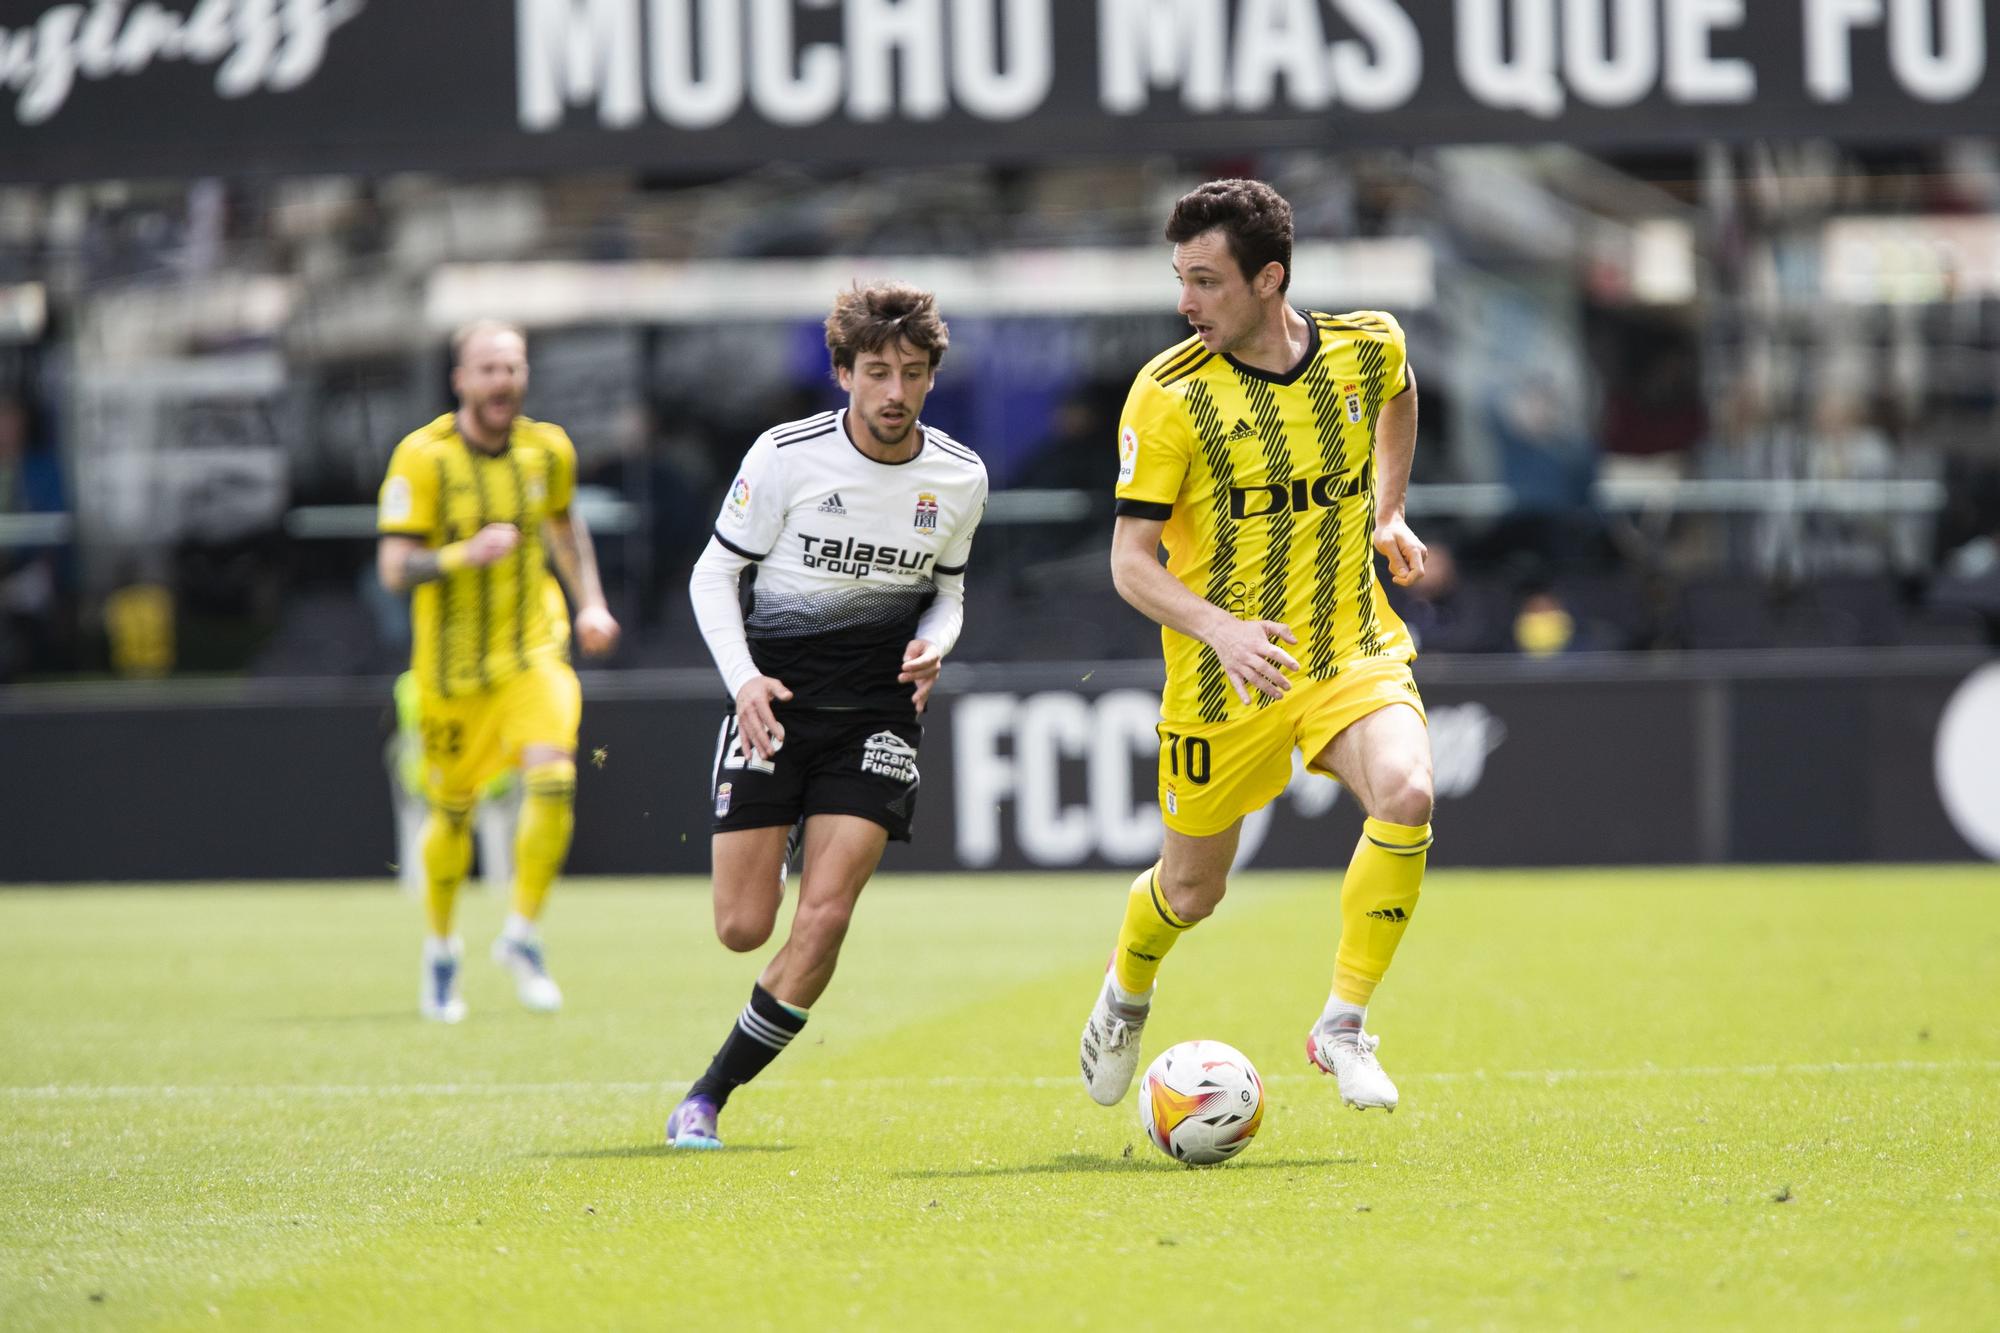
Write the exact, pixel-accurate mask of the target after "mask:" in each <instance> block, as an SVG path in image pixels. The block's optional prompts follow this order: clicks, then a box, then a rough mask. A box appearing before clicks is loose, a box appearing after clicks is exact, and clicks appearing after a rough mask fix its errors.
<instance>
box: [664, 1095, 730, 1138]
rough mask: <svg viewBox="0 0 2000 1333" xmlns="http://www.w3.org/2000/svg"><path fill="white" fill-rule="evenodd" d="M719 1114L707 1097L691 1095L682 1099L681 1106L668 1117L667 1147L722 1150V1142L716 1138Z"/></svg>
mask: <svg viewBox="0 0 2000 1333" xmlns="http://www.w3.org/2000/svg"><path fill="white" fill-rule="evenodd" d="M718 1114H720V1113H719V1112H718V1111H717V1110H716V1109H715V1103H714V1102H712V1101H710V1100H709V1099H708V1098H706V1097H702V1096H698V1095H696V1094H694V1093H689V1094H688V1095H687V1096H685V1097H683V1098H681V1104H680V1105H679V1106H676V1107H675V1108H674V1113H673V1114H672V1115H670V1116H668V1117H667V1146H668V1147H669V1148H720V1147H721V1146H722V1140H721V1139H719V1138H717V1137H716V1136H715V1117H716V1116H717V1115H718Z"/></svg>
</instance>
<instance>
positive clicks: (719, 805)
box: [715, 782, 735, 819]
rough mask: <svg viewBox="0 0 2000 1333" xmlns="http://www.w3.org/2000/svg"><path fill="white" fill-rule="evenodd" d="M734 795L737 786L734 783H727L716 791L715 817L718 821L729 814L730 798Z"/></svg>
mask: <svg viewBox="0 0 2000 1333" xmlns="http://www.w3.org/2000/svg"><path fill="white" fill-rule="evenodd" d="M734 794H735V786H734V785H733V784H732V783H727V782H725V783H723V784H722V785H721V786H719V787H717V788H716V789H715V817H716V818H717V819H720V818H722V817H723V816H724V815H726V814H728V813H729V798H730V797H731V796H732V795H734Z"/></svg>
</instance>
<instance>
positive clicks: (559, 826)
mask: <svg viewBox="0 0 2000 1333" xmlns="http://www.w3.org/2000/svg"><path fill="white" fill-rule="evenodd" d="M451 383H452V389H453V391H454V392H455V393H456V394H457V395H458V410H457V411H456V412H451V413H447V414H446V415H444V416H441V417H439V418H438V419H437V420H435V421H433V422H431V423H430V424H429V425H427V426H424V427H423V428H421V429H419V430H417V431H414V432H412V433H411V434H410V435H408V436H406V437H405V438H404V439H403V442H402V443H401V444H399V445H397V446H396V452H395V454H394V455H393V456H392V457H391V458H390V459H389V474H388V476H387V478H385V479H384V481H383V483H382V495H381V503H380V509H379V513H378V517H377V523H376V526H377V529H378V530H379V531H380V532H381V534H382V537H381V542H380V545H379V547H378V549H377V555H376V569H377V573H378V575H379V576H380V578H381V580H382V586H383V587H385V588H387V589H388V590H389V591H390V592H394V593H401V592H405V591H408V592H410V594H411V596H410V620H411V630H412V634H411V638H412V649H411V662H410V668H411V672H412V674H413V675H414V676H415V678H416V683H417V688H418V691H419V695H420V697H419V703H418V715H419V718H420V726H421V729H422V736H423V772H424V792H425V798H426V800H427V801H428V803H429V805H430V813H429V815H428V817H427V818H426V821H425V824H424V833H423V856H424V883H425V892H424V914H425V917H426V919H427V922H428V925H429V930H428V932H427V933H426V935H425V937H424V949H423V973H422V989H421V991H420V1000H419V1012H421V1013H422V1014H423V1016H424V1017H426V1018H430V1019H436V1020H438V1021H440V1022H445V1023H456V1022H458V1021H459V1019H461V1018H463V1017H464V1016H465V1001H464V1000H463V999H462V998H461V997H460V995H459V984H458V983H459V977H458V972H459V961H460V958H461V956H462V954H463V949H462V947H461V946H460V944H459V941H458V939H457V937H455V936H454V935H453V934H452V911H453V907H454V906H455V904H456V901H457V897H458V888H459V885H460V884H462V883H463V882H464V880H465V875H466V871H467V869H468V868H469V867H470V865H471V861H472V829H471V814H472V807H473V805H474V803H475V802H476V801H477V799H478V795H479V793H480V792H481V791H482V790H484V789H485V787H486V785H487V784H488V783H489V782H491V781H492V779H493V778H494V777H496V776H497V775H498V774H500V773H501V772H503V771H505V770H506V769H509V768H518V769H519V770H520V772H521V785H522V801H521V818H520V825H519V831H518V832H517V834H516V837H515V845H514V902H513V910H512V911H511V912H510V913H509V914H508V916H507V922H506V925H505V926H504V927H502V929H501V933H500V937H499V938H498V939H497V940H495V941H494V942H493V959H494V961H495V962H497V963H499V964H500V965H501V966H502V967H504V968H506V969H507V971H508V972H510V973H511V974H512V975H513V978H514V983H515V990H516V993H517V994H518V995H519V997H520V999H521V1003H523V1004H524V1005H526V1006H527V1007H528V1008H530V1009H534V1010H538V1011H541V1012H544V1013H552V1012H554V1011H555V1010H557V1009H559V1008H561V1007H562V991H561V989H560V988H559V987H557V985H556V983H555V980H554V979H553V978H552V977H550V976H549V973H548V968H547V966H546V964H545V962H544V960H543V957H542V944H541V935H540V931H539V927H538V926H537V924H536V923H537V922H538V921H539V920H540V918H541V914H542V906H543V904H544V903H545V902H546V901H547V899H548V894H549V886H550V885H551V884H553V883H554V882H555V878H556V875H557V873H558V872H559V871H560V870H561V869H562V864H563V859H564V858H565V857H566V856H567V855H568V854H569V841H570V830H571V828H572V826H573V824H574V821H575V816H574V808H575V802H576V736H577V727H578V724H579V723H580V722H581V720H582V713H583V693H582V690H581V689H580V688H579V687H578V685H577V679H576V673H575V672H574V671H572V670H571V669H570V666H569V660H568V653H567V651H566V646H565V639H566V637H567V636H566V635H565V633H564V630H565V626H563V625H562V623H561V619H560V618H561V616H562V614H563V611H562V606H563V602H562V599H561V598H560V597H555V596H550V595H548V594H549V593H550V592H551V589H550V588H549V587H548V580H549V564H550V562H551V561H553V563H554V564H555V567H556V569H557V570H558V571H560V573H561V574H562V577H563V581H564V582H565V583H567V584H568V585H569V591H570V596H571V598H572V599H573V601H574V603H575V605H576V643H577V645H578V646H579V647H580V648H582V649H583V651H584V652H586V653H589V654H593V655H595V654H600V653H606V652H609V651H610V650H611V649H612V648H613V647H614V646H615V645H616V644H617V642H618V622H617V621H616V620H614V619H613V618H612V616H611V612H610V611H609V610H608V609H607V608H606V606H605V602H604V588H603V585H602V584H601V583H600V581H599V579H598V576H597V557H596V554H595V552H594V550H593V548H592V546H591V542H590V533H589V532H588V530H586V529H585V527H584V525H583V519H582V518H581V517H580V516H579V515H577V514H576V513H574V512H573V511H572V509H571V507H570V501H571V497H572V493H573V492H574V490H575V486H576V446H575V445H573V444H571V443H570V438H569V436H568V435H567V434H565V433H564V431H563V429H562V427H560V426H555V425H551V424H549V423H548V422H544V421H533V420H530V419H529V418H527V417H524V416H522V415H521V400H522V398H523V396H524V395H525V394H526V392H527V388H528V347H527V341H526V339H525V338H524V337H523V335H522V333H521V331H520V330H519V329H517V328H515V327H513V326H512V325H509V324H499V323H490V322H488V323H478V324H473V325H469V326H468V327H466V328H464V329H461V330H460V331H459V333H458V334H457V336H456V337H454V338H453V339H452V372H451Z"/></svg>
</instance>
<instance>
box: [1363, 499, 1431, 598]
mask: <svg viewBox="0 0 2000 1333" xmlns="http://www.w3.org/2000/svg"><path fill="white" fill-rule="evenodd" d="M1375 549H1376V550H1378V551H1380V552H1381V553H1382V554H1383V555H1384V556H1385V557H1387V559H1388V561H1389V577H1390V578H1392V579H1394V580H1395V581H1396V586H1397V587H1399V588H1407V587H1409V586H1410V585H1411V584H1412V583H1415V582H1416V581H1417V580H1418V579H1420V578H1422V577H1423V576H1424V557H1425V556H1426V555H1428V554H1429V553H1430V548H1429V547H1427V546H1425V545H1424V544H1423V543H1422V542H1420V541H1418V540H1417V534H1416V533H1414V532H1411V531H1410V525H1409V524H1408V523H1406V522H1404V521H1403V516H1402V515H1401V514H1398V515H1396V516H1395V517H1394V518H1389V519H1385V520H1383V521H1382V522H1380V523H1377V524H1376V525H1375Z"/></svg>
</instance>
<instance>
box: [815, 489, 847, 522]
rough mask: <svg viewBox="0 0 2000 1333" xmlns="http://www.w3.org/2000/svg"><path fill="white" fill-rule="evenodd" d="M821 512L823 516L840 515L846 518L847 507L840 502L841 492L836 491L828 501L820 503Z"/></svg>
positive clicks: (828, 497)
mask: <svg viewBox="0 0 2000 1333" xmlns="http://www.w3.org/2000/svg"><path fill="white" fill-rule="evenodd" d="M819 512H820V513H822V514H839V515H841V516H843V517H845V516H846V514H847V506H846V505H844V504H842V503H841V502H840V492H839V491H835V492H834V493H833V494H832V495H829V496H827V497H826V499H824V500H821V501H820V502H819Z"/></svg>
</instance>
